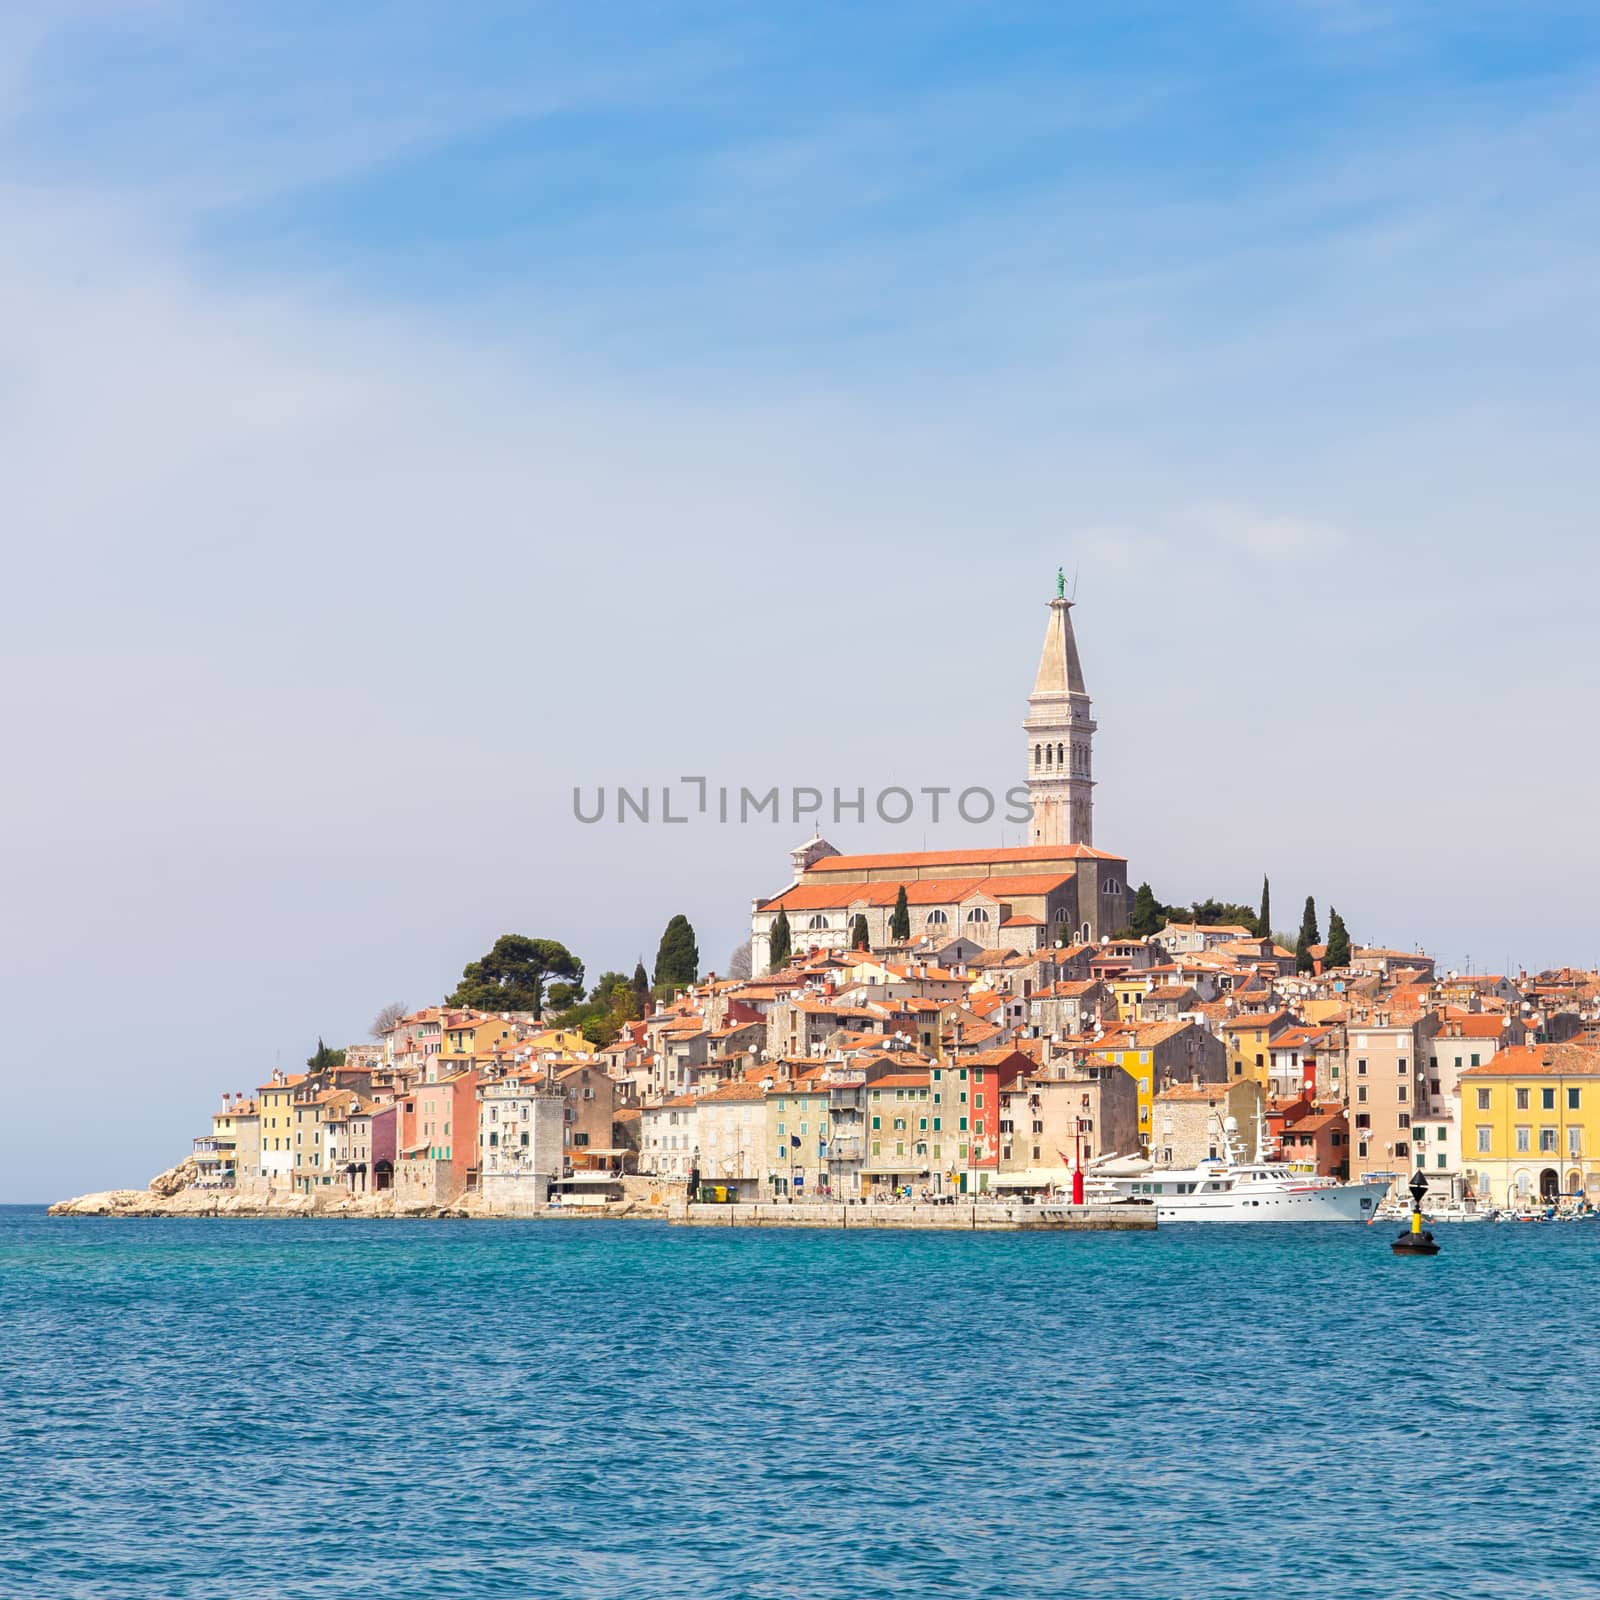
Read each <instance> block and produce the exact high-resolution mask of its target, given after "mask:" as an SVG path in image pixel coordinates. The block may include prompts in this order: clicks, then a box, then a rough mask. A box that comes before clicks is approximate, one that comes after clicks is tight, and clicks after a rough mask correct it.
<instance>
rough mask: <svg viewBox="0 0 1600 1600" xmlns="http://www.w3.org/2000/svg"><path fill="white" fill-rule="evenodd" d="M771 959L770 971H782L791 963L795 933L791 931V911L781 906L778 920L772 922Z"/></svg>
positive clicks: (768, 964)
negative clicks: (790, 953) (790, 957)
mask: <svg viewBox="0 0 1600 1600" xmlns="http://www.w3.org/2000/svg"><path fill="white" fill-rule="evenodd" d="M770 942H771V949H772V954H771V959H770V960H769V961H768V962H767V971H768V972H782V971H783V969H784V968H785V967H786V966H788V965H789V952H790V950H791V949H792V948H793V943H794V935H793V934H791V933H790V931H789V913H788V912H787V911H785V910H784V909H783V908H782V907H781V906H780V907H779V908H778V920H777V921H776V922H774V923H773V924H772V936H771V941H770Z"/></svg>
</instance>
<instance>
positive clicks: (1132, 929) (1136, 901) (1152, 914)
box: [1128, 883, 1167, 939]
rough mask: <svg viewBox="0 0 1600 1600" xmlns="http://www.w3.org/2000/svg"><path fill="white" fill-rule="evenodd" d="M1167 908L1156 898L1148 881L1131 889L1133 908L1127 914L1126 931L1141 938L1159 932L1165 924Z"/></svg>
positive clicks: (1146, 937)
mask: <svg viewBox="0 0 1600 1600" xmlns="http://www.w3.org/2000/svg"><path fill="white" fill-rule="evenodd" d="M1166 922H1167V908H1166V907H1165V906H1164V905H1162V903H1161V902H1160V901H1159V900H1157V899H1156V897H1155V895H1154V893H1152V891H1151V888H1150V885H1149V884H1148V883H1141V884H1140V885H1139V887H1138V888H1137V889H1135V890H1134V891H1133V910H1132V911H1131V912H1129V914H1128V932H1129V933H1132V934H1135V935H1137V936H1138V937H1139V938H1141V939H1148V938H1149V937H1150V935H1151V934H1152V933H1159V932H1160V931H1161V929H1162V928H1164V927H1165V926H1166Z"/></svg>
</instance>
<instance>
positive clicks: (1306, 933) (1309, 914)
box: [1294, 895, 1322, 972]
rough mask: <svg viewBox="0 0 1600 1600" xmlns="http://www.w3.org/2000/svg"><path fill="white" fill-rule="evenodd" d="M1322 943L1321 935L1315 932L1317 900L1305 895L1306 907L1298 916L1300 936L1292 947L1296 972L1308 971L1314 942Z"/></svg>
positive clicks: (1311, 965)
mask: <svg viewBox="0 0 1600 1600" xmlns="http://www.w3.org/2000/svg"><path fill="white" fill-rule="evenodd" d="M1321 943H1322V935H1321V934H1320V933H1318V932H1317V902H1316V901H1315V900H1313V899H1312V897H1311V896H1310V895H1307V896H1306V908H1305V910H1304V912H1302V913H1301V916H1300V937H1299V939H1298V940H1297V941H1296V943H1295V947H1294V970H1295V971H1296V972H1310V971H1311V969H1312V967H1313V966H1314V965H1315V960H1314V958H1313V956H1312V954H1311V947H1312V945H1314V944H1321Z"/></svg>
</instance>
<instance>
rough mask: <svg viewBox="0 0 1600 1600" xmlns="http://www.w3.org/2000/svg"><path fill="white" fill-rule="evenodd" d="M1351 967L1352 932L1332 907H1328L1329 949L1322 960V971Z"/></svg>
mask: <svg viewBox="0 0 1600 1600" xmlns="http://www.w3.org/2000/svg"><path fill="white" fill-rule="evenodd" d="M1349 965H1350V930H1349V929H1348V928H1346V927H1345V925H1344V918H1343V917H1341V916H1340V915H1339V913H1338V912H1337V911H1335V910H1334V909H1333V907H1332V906H1329V907H1328V949H1327V953H1326V954H1325V955H1324V956H1323V958H1322V970H1323V971H1324V972H1326V971H1328V970H1329V968H1331V967H1348V966H1349Z"/></svg>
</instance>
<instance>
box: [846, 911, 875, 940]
mask: <svg viewBox="0 0 1600 1600" xmlns="http://www.w3.org/2000/svg"><path fill="white" fill-rule="evenodd" d="M850 948H851V949H852V950H870V949H871V948H872V936H871V935H870V934H869V933H868V932H867V916H866V913H865V912H864V911H858V912H856V920H855V921H854V922H852V923H851V924H850Z"/></svg>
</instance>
